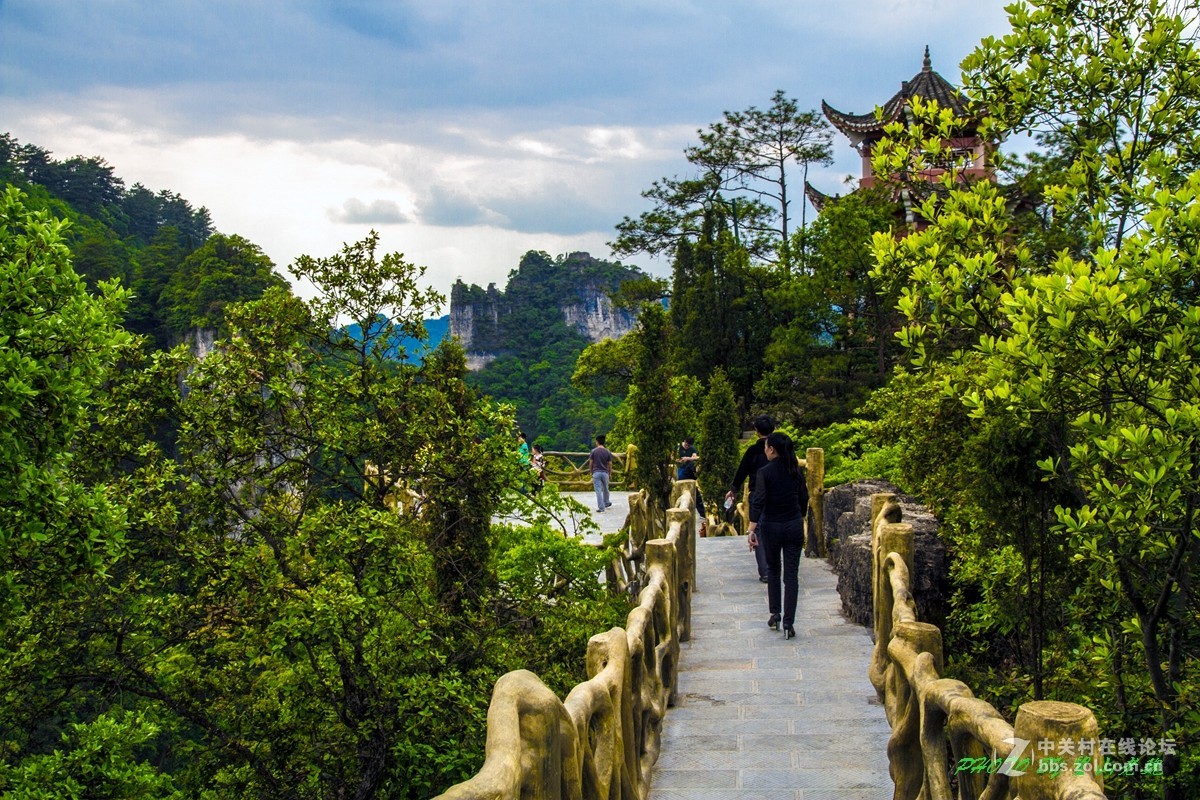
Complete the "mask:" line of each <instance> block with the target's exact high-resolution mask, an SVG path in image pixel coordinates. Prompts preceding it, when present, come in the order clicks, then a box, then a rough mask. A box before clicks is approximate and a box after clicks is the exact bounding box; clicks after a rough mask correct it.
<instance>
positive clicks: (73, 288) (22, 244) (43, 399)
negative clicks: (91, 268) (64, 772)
mask: <svg viewBox="0 0 1200 800" xmlns="http://www.w3.org/2000/svg"><path fill="white" fill-rule="evenodd" d="M67 229H68V223H66V222H65V221H61V220H58V219H55V218H54V217H53V216H51V215H50V214H49V213H47V212H45V211H36V212H35V211H32V210H30V209H29V208H28V207H27V206H26V204H25V196H24V195H23V194H22V192H20V191H19V190H18V189H16V188H15V187H11V186H10V187H8V188H6V189H5V191H4V193H3V195H2V196H0V296H2V297H3V298H4V302H3V304H0V339H2V340H3V342H4V345H3V347H2V348H0V460H2V463H0V495H2V496H3V498H4V500H3V502H2V503H0V634H2V635H0V687H2V688H0V692H2V693H3V696H4V698H5V701H4V703H3V704H0V751H2V752H3V753H5V754H8V753H11V752H14V751H16V752H20V751H21V749H22V748H25V747H29V746H31V745H32V746H34V747H41V746H43V745H45V744H46V741H45V740H46V738H50V739H51V740H53V739H54V738H56V737H55V734H54V733H53V732H51V731H47V726H46V725H45V724H40V723H41V721H40V720H39V719H38V717H37V714H38V711H39V710H40V709H42V708H44V706H45V704H46V703H47V695H46V694H45V693H44V692H43V691H41V690H42V689H43V687H44V682H45V681H46V679H47V677H48V676H54V675H57V674H59V673H61V672H62V671H71V670H72V669H74V668H75V667H76V666H77V662H76V661H75V660H74V659H73V658H71V657H69V655H68V654H69V653H70V652H71V651H72V649H78V648H79V647H80V644H79V640H78V637H74V636H68V637H60V631H61V628H60V625H59V621H60V619H61V616H62V615H63V614H64V613H67V614H70V613H75V612H76V610H77V609H78V608H80V607H81V605H86V603H87V598H88V597H89V596H91V595H93V594H94V593H95V592H97V591H101V590H102V587H103V586H104V585H106V583H107V581H108V580H110V576H111V575H113V574H114V572H115V570H116V567H117V565H118V564H119V563H120V561H121V559H122V557H123V555H124V554H125V552H126V548H127V546H128V544H127V541H126V536H125V532H126V531H125V522H126V518H127V510H126V507H125V504H124V502H123V497H122V495H121V494H120V493H118V492H114V491H112V490H110V489H109V488H108V487H106V486H104V485H95V484H91V483H89V482H87V481H85V480H80V479H79V477H78V469H79V467H80V465H81V459H80V458H79V457H78V454H77V453H76V452H75V451H74V444H75V441H76V439H77V438H78V437H79V436H81V435H82V434H83V433H85V432H86V431H87V430H88V429H89V426H90V425H91V424H92V423H93V419H94V414H95V411H96V409H97V407H98V406H99V405H100V400H101V398H102V397H103V395H104V387H105V384H106V383H107V382H108V381H110V380H111V379H112V378H113V376H114V375H115V374H116V372H117V367H118V364H119V363H120V361H121V359H122V357H123V355H124V354H125V353H126V352H127V351H128V350H129V344H130V337H129V335H128V334H127V333H126V332H125V331H123V330H122V329H121V328H120V325H119V321H120V318H121V313H122V311H123V307H124V303H125V301H126V299H127V294H126V293H125V292H123V291H121V290H120V289H118V288H117V287H116V285H115V284H113V283H101V284H99V285H98V287H97V289H98V293H96V294H91V293H89V292H88V291H87V288H86V286H85V284H84V282H83V280H82V279H81V278H80V277H79V276H78V275H77V274H76V273H75V271H74V270H73V269H72V268H71V264H70V257H69V249H68V247H67V244H66V241H65V238H66V235H67V234H66V231H67ZM59 645H62V647H63V648H64V649H57V647H58V646H59ZM116 761H117V759H115V758H114V759H113V769H114V770H118V771H120V770H122V769H124V768H125V766H129V765H127V764H122V765H118V764H117V763H116ZM130 768H131V769H133V767H130ZM8 779H12V780H18V778H17V777H14V776H12V775H8V774H5V775H0V781H3V780H8ZM20 780H23V779H20ZM0 788H3V787H0Z"/></svg>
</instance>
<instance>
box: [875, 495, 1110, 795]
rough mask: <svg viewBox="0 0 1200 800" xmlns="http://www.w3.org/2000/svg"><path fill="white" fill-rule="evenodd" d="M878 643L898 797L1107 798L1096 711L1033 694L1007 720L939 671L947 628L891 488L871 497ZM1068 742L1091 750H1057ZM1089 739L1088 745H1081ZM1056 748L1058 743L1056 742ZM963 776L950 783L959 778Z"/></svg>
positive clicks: (878, 677) (878, 682) (879, 682)
mask: <svg viewBox="0 0 1200 800" xmlns="http://www.w3.org/2000/svg"><path fill="white" fill-rule="evenodd" d="M871 554H872V564H873V581H874V628H875V651H874V653H873V654H872V658H871V667H870V677H871V683H872V684H873V685H874V687H875V691H876V692H877V693H878V694H879V697H880V699H881V700H882V701H883V703H884V707H885V708H886V710H887V718H888V723H889V724H890V725H891V727H892V735H891V739H890V740H889V742H888V761H889V762H890V769H891V775H892V780H893V781H894V783H895V785H896V788H895V794H894V800H916V798H918V797H919V798H921V799H922V800H952V799H953V798H958V800H964V799H965V798H979V800H985V799H986V800H1000V799H1001V798H1012V797H1016V796H1019V797H1020V798H1021V800H1103V798H1104V797H1105V794H1104V789H1103V777H1102V772H1101V762H1100V755H1099V754H1100V752H1101V748H1100V745H1099V739H1098V734H1097V726H1096V717H1095V715H1093V714H1092V712H1091V711H1090V710H1088V709H1087V708H1085V707H1083V706H1080V705H1076V704H1074V703H1060V702H1052V701H1035V702H1030V703H1025V704H1023V705H1022V706H1021V707H1020V708H1019V709H1018V710H1017V718H1016V723H1015V725H1009V724H1008V722H1006V721H1005V720H1004V718H1003V717H1002V716H1001V715H1000V713H999V712H998V711H996V709H995V708H994V707H993V706H992V705H991V704H989V703H987V702H985V701H983V700H980V699H978V698H977V697H975V695H974V694H972V692H971V690H970V689H969V688H968V687H967V685H966V684H964V683H962V682H961V681H956V680H952V679H949V678H943V677H941V674H942V633H941V631H940V630H939V629H938V628H937V626H935V625H930V624H928V623H925V622H920V621H918V620H917V613H916V604H915V603H914V601H913V594H912V588H911V583H910V578H909V576H910V575H911V574H912V567H913V529H912V526H911V525H906V524H904V523H903V522H901V510H900V506H899V504H898V503H897V502H896V498H895V496H894V495H891V494H876V495H872V496H871ZM1044 742H1051V743H1053V745H1054V746H1055V747H1056V748H1057V747H1058V746H1059V744H1060V743H1061V742H1070V743H1071V744H1072V748H1073V750H1074V752H1076V753H1084V752H1087V753H1090V755H1088V756H1081V757H1075V758H1071V759H1070V760H1067V761H1064V760H1063V759H1062V758H1060V757H1056V756H1054V755H1051V754H1050V752H1049V750H1048V748H1046V747H1041V746H1039V745H1041V744H1042V743H1044ZM1080 743H1083V744H1080ZM1056 752H1057V751H1056ZM954 780H956V781H957V783H958V787H957V789H958V790H957V792H952V790H951V784H952V781H954Z"/></svg>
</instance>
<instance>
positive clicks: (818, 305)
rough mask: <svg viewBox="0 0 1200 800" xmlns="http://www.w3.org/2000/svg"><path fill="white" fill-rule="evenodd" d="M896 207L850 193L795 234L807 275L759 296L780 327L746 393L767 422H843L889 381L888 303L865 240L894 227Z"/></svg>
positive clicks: (892, 359) (868, 194)
mask: <svg viewBox="0 0 1200 800" xmlns="http://www.w3.org/2000/svg"><path fill="white" fill-rule="evenodd" d="M898 210H899V208H898V205H897V204H896V203H894V202H892V201H891V199H890V198H889V197H888V196H887V195H885V194H884V193H882V192H878V191H871V190H865V189H860V190H859V191H857V192H854V193H853V194H850V195H847V196H846V197H843V198H839V199H838V200H837V202H834V203H830V204H829V205H828V206H826V207H825V209H824V210H823V211H822V213H821V216H820V217H819V218H818V219H817V220H816V221H815V222H814V223H813V224H812V225H811V226H809V228H808V230H806V231H805V232H804V233H803V234H801V235H800V236H801V238H804V239H805V240H806V241H807V249H808V250H809V254H808V259H807V267H808V269H807V271H805V272H803V273H800V274H797V275H794V276H792V277H790V278H789V279H787V280H785V281H784V282H783V283H782V284H781V285H780V287H779V288H778V289H776V290H774V291H773V292H771V293H770V295H769V298H770V299H769V302H770V304H771V305H772V306H773V307H775V308H776V309H778V310H779V311H781V312H782V314H781V316H782V317H783V320H784V321H783V322H782V324H780V325H778V326H776V327H775V328H774V330H773V331H772V332H771V343H770V345H769V346H768V347H767V349H766V354H765V365H764V366H765V371H764V373H763V375H762V378H761V379H760V380H759V382H758V384H757V385H756V386H755V395H756V397H757V399H758V402H759V404H760V406H761V407H763V408H764V409H765V410H767V411H768V412H769V413H771V414H772V416H774V417H776V418H778V419H780V420H784V421H792V422H794V423H796V424H797V425H800V426H803V427H812V426H821V425H827V424H830V423H832V422H838V421H843V420H846V419H848V418H849V417H850V415H852V414H853V413H854V412H855V411H856V410H857V409H858V407H859V406H861V405H862V403H863V402H864V401H865V400H866V398H867V396H868V395H869V394H870V392H871V391H872V390H873V389H875V388H877V387H879V386H882V385H883V384H884V383H885V382H886V381H887V379H888V377H889V376H890V375H891V371H892V367H893V366H894V365H895V364H896V361H897V359H898V356H899V347H898V345H897V343H896V339H895V332H896V330H897V328H898V327H899V318H898V314H897V313H896V311H895V303H896V298H895V293H894V291H893V292H888V291H885V290H884V287H883V286H881V285H880V283H879V281H877V280H876V279H875V278H873V277H872V275H871V270H872V267H873V266H874V259H873V257H872V251H871V242H872V236H873V235H874V234H875V233H876V232H887V231H890V230H891V229H892V228H893V227H895V226H896V224H897V221H898V219H899V214H898ZM797 249H800V246H799V245H797Z"/></svg>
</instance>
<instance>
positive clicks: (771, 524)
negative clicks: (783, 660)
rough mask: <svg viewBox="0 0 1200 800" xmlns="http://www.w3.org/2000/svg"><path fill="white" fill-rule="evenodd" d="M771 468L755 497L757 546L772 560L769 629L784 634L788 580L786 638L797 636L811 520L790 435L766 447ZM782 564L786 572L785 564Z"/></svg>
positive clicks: (774, 437) (775, 437)
mask: <svg viewBox="0 0 1200 800" xmlns="http://www.w3.org/2000/svg"><path fill="white" fill-rule="evenodd" d="M764 450H765V451H766V455H767V465H766V466H765V467H763V468H762V469H760V470H759V471H758V475H757V476H755V480H756V484H755V489H754V493H753V494H752V495H750V529H749V530H750V535H749V537H748V538H749V542H750V546H751V547H755V546H758V545H760V544H761V546H762V547H763V548H764V550H765V552H766V558H767V602H768V604H769V605H770V611H771V617H770V618H769V619H768V620H767V625H768V626H769V627H771V628H773V629H775V630H778V629H779V622H780V619H779V612H780V609H779V594H780V592H779V582H780V577H782V578H783V633H784V636H785V637H787V638H788V639H791V638H793V637H795V635H796V629H795V628H794V627H792V626H793V625H794V623H795V621H796V598H797V596H798V595H799V591H800V587H799V571H800V555H801V554H802V553H803V551H804V518H805V517H806V516H807V515H808V485H807V481H806V480H805V476H804V471H803V470H801V469H800V465H799V464H798V463H797V462H796V448H795V445H793V444H792V440H791V439H789V438H788V437H787V435H786V434H782V433H772V434H771V435H770V436H768V437H767V440H766V442H765V445H764ZM781 560H782V562H783V563H782V568H781V565H780V561H781Z"/></svg>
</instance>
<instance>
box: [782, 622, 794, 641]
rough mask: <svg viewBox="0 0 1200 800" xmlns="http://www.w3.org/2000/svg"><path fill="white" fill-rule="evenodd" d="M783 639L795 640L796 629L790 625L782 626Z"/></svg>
mask: <svg viewBox="0 0 1200 800" xmlns="http://www.w3.org/2000/svg"><path fill="white" fill-rule="evenodd" d="M783 638H785V639H795V638H796V629H795V628H793V627H792V626H791V625H784V626H783Z"/></svg>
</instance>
